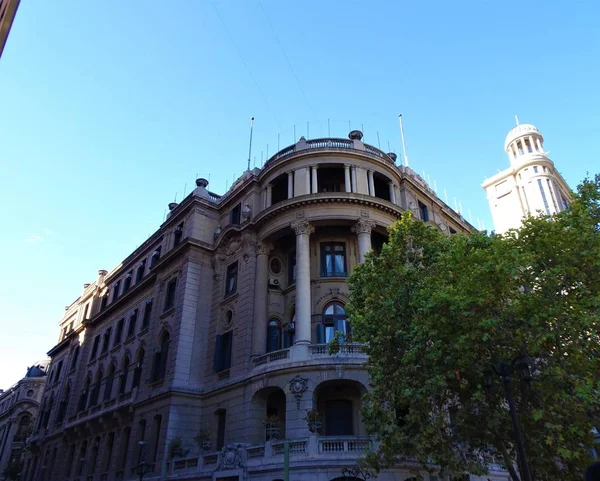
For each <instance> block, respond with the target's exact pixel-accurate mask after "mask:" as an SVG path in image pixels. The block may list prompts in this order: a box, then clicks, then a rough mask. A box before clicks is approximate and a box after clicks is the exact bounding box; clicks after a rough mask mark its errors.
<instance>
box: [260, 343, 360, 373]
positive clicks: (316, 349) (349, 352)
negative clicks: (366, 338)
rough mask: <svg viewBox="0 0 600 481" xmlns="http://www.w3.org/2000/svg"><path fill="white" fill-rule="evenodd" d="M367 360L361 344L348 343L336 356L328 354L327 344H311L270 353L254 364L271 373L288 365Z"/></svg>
mask: <svg viewBox="0 0 600 481" xmlns="http://www.w3.org/2000/svg"><path fill="white" fill-rule="evenodd" d="M366 360H367V355H366V354H365V353H364V352H363V350H362V347H361V345H360V343H358V342H347V343H343V344H341V345H340V351H339V352H338V353H336V354H329V353H328V352H327V344H309V345H298V346H293V347H290V348H287V349H280V350H279V351H273V352H268V353H267V354H263V355H262V356H258V357H255V358H254V359H253V360H252V362H253V363H254V369H255V370H257V369H259V370H261V371H270V370H275V369H280V368H284V367H286V365H288V364H291V365H296V364H297V363H299V362H304V363H313V364H324V363H325V364H328V363H330V362H335V363H337V364H339V363H340V362H341V363H346V364H355V363H357V362H358V363H363V362H365V361H366Z"/></svg>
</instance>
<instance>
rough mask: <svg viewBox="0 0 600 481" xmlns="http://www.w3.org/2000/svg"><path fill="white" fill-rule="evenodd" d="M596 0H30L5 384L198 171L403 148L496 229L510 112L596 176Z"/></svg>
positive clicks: (7, 190) (8, 105)
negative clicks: (494, 195)
mask: <svg viewBox="0 0 600 481" xmlns="http://www.w3.org/2000/svg"><path fill="white" fill-rule="evenodd" d="M598 18H600V5H598V4H597V2H593V1H591V0H590V1H581V2H571V3H570V4H569V6H568V5H567V3H566V2H558V1H545V2H541V1H540V2H536V1H532V2H517V1H504V2H485V3H484V2H480V1H471V2H463V1H458V2H442V1H436V2H400V1H365V0H361V1H358V0H343V1H342V0H337V1H335V0H320V1H316V0H305V1H303V2H296V1H291V0H261V1H260V2H259V1H258V0H219V1H218V2H214V3H213V2H211V1H210V0H206V1H205V0H178V1H176V2H164V1H158V0H155V1H147V0H146V1H141V0H128V1H126V2H124V1H117V0H112V1H103V2H87V1H80V0H63V1H61V2H35V1H27V0H25V1H22V2H21V6H20V7H19V11H18V12H17V17H16V19H15V23H14V25H13V29H12V31H11V34H10V37H9V39H8V43H7V45H6V48H5V50H4V54H3V57H2V58H1V59H0V169H1V170H0V172H1V175H0V178H1V179H2V187H1V188H0V205H1V206H2V207H1V208H2V216H3V223H2V225H3V229H2V235H1V236H0V248H1V250H2V252H3V255H4V257H3V259H4V260H3V262H2V276H0V309H1V310H0V312H1V314H0V332H1V333H2V334H1V336H0V366H2V367H1V369H0V387H2V388H6V387H8V386H9V385H10V384H12V383H13V382H16V381H17V380H18V379H19V378H20V377H21V376H22V375H23V374H24V372H25V368H26V367H27V366H28V365H30V364H31V363H33V362H34V361H35V360H36V359H39V358H41V357H43V356H44V354H45V352H46V351H47V350H48V349H50V348H51V347H52V346H53V344H54V343H55V341H56V339H57V336H58V327H57V323H58V321H59V320H60V317H61V315H62V313H63V312H64V311H63V309H64V306H65V305H67V304H69V303H71V302H72V301H73V300H74V299H75V298H76V297H77V296H78V295H79V293H80V292H81V289H82V285H83V283H84V282H90V281H93V280H94V279H95V276H96V272H97V270H98V269H102V268H106V269H110V268H111V267H113V266H114V265H116V264H118V262H119V261H120V260H121V259H123V258H124V257H125V256H126V255H127V254H128V253H129V252H131V251H132V250H133V249H134V248H135V247H136V246H137V245H139V244H140V243H142V242H143V240H144V239H145V238H146V237H147V235H148V233H149V232H151V231H154V230H155V229H156V228H157V227H158V226H159V225H160V223H161V221H162V219H163V215H164V211H165V208H166V205H167V203H168V202H171V201H172V200H173V199H174V197H175V195H177V199H178V200H179V199H181V198H182V194H183V190H184V186H185V184H186V183H187V192H188V193H189V191H190V190H191V188H192V185H193V182H194V179H195V176H196V174H199V175H200V176H204V177H209V176H210V186H209V188H210V189H211V190H213V191H215V192H217V193H222V192H224V191H225V188H226V183H229V184H231V181H232V179H233V177H234V176H238V175H240V173H241V172H242V171H243V170H244V169H245V166H246V159H247V155H248V129H249V118H250V117H251V116H254V117H255V118H256V121H255V130H254V149H253V156H256V159H257V160H256V162H257V164H260V161H261V157H266V153H267V145H268V151H269V155H272V154H273V153H274V152H275V151H276V150H277V142H278V134H279V142H280V147H281V148H283V147H284V146H286V145H288V144H291V143H293V141H294V125H296V136H297V137H299V136H300V135H306V129H307V122H309V135H310V137H311V138H316V137H322V136H326V135H327V122H328V119H330V125H331V134H332V136H338V137H345V136H346V135H347V133H348V130H349V128H348V127H349V123H350V125H351V127H352V128H353V129H354V128H361V126H362V128H363V130H364V133H365V139H364V140H365V141H366V142H368V143H371V144H373V145H377V132H379V137H380V141H381V148H382V149H383V150H386V151H387V150H388V142H389V146H390V148H391V150H394V151H396V152H398V153H400V151H401V142H400V136H399V129H398V121H397V115H398V114H399V113H402V114H403V117H404V120H405V133H406V141H407V148H408V154H409V158H410V163H411V167H413V168H414V169H415V170H416V171H417V172H419V173H421V172H423V171H425V172H426V173H427V174H428V175H429V178H430V179H431V183H432V184H433V181H434V179H435V180H436V182H437V186H438V191H439V193H440V195H441V196H442V197H443V189H444V188H446V190H447V192H448V195H449V197H450V199H451V202H450V203H453V201H452V199H453V197H454V196H456V197H457V200H459V201H461V202H462V205H463V208H464V211H465V217H467V218H468V210H470V211H471V215H472V218H473V223H474V224H475V225H476V224H477V220H476V219H477V218H480V219H482V221H484V222H485V223H486V226H487V227H488V228H490V227H491V220H490V216H489V211H488V206H487V201H486V198H485V193H484V191H483V190H482V189H481V187H480V184H481V182H482V181H483V179H484V178H485V177H486V176H489V175H492V174H494V173H495V172H497V171H498V170H499V169H500V170H501V169H504V168H505V167H506V166H507V165H508V159H507V157H506V154H505V153H504V151H503V142H504V137H505V135H506V133H507V132H508V131H509V130H510V129H511V128H512V127H513V125H514V114H518V115H519V119H520V121H521V122H522V123H533V124H535V125H537V126H538V128H539V129H540V130H541V131H542V133H543V135H544V137H545V139H546V141H545V147H546V149H547V150H549V151H550V152H551V157H552V159H553V160H554V161H555V163H556V165H557V167H558V169H559V170H560V171H561V172H562V173H563V175H564V176H565V178H566V179H567V181H568V182H569V183H570V184H571V185H572V186H574V185H576V183H577V182H578V181H579V180H581V179H582V178H583V177H584V176H585V174H586V172H587V171H589V172H591V173H594V172H598V171H599V170H600V169H599V168H598V167H599V166H600V162H599V161H598V155H597V153H596V150H597V147H598V145H597V143H598V139H599V138H600V135H599V131H600V118H599V116H598V112H599V111H600V94H599V93H598V83H599V82H598V80H599V79H598V76H599V73H600V66H599V61H598V52H599V51H600V31H599V30H598V28H597V19H598Z"/></svg>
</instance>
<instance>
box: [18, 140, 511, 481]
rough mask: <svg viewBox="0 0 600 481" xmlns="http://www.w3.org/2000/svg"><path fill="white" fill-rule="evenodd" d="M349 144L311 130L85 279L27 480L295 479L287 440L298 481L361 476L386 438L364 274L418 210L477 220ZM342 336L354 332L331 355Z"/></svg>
mask: <svg viewBox="0 0 600 481" xmlns="http://www.w3.org/2000/svg"><path fill="white" fill-rule="evenodd" d="M349 137H350V138H349V139H315V140H309V141H307V140H305V139H304V138H301V139H300V141H299V142H298V143H296V144H295V145H292V146H289V147H287V148H285V149H283V150H281V151H280V152H278V153H276V154H275V155H274V156H273V157H271V158H270V159H269V160H268V161H267V162H266V163H265V165H264V167H263V168H262V169H254V170H252V171H247V172H245V173H244V174H243V175H242V177H240V178H239V179H238V180H236V181H235V182H234V184H233V185H232V187H231V188H230V189H229V191H228V192H227V193H226V194H225V195H223V196H218V195H215V194H213V193H211V192H209V191H208V190H207V186H208V182H207V181H206V180H205V179H198V180H197V181H196V185H197V187H196V189H195V190H194V191H193V192H192V193H191V194H190V195H189V196H187V197H186V198H185V199H184V200H183V201H182V202H181V203H180V204H170V205H169V209H170V212H169V214H168V217H167V220H166V221H165V222H164V223H163V224H162V226H161V227H160V229H159V230H158V231H157V232H156V233H155V234H153V235H152V236H151V237H150V238H149V239H148V240H147V241H146V242H145V244H143V245H142V246H141V247H139V248H138V249H137V250H136V251H135V252H133V253H132V254H131V255H130V256H129V257H128V258H126V259H125V260H124V261H123V262H121V263H120V264H119V266H118V267H117V268H115V269H113V270H112V271H110V272H107V271H100V273H99V275H98V278H97V279H96V281H95V282H93V283H91V284H85V285H84V289H83V292H82V294H81V296H80V297H79V298H78V299H77V300H76V301H75V302H74V303H73V304H71V305H70V306H67V307H66V311H65V316H64V318H63V320H62V321H61V323H60V332H61V334H60V338H59V342H58V343H57V344H56V345H55V346H54V347H53V348H52V349H51V351H50V352H49V355H50V356H51V359H52V363H51V367H50V372H49V379H48V383H47V388H46V392H45V395H44V399H43V401H42V406H41V408H40V409H41V413H42V415H41V416H40V417H39V418H38V422H37V424H36V431H35V433H34V435H33V436H32V437H31V442H30V444H31V450H30V451H31V455H30V457H29V458H28V459H27V460H26V463H25V466H24V478H23V479H25V480H27V481H34V480H35V481H50V480H57V479H60V480H64V479H68V480H71V481H74V480H78V481H81V480H86V481H105V480H111V481H112V480H129V479H140V478H139V477H140V474H141V473H142V472H143V474H144V479H153V478H154V479H189V480H227V481H234V480H235V481H245V480H252V481H254V480H256V481H273V480H280V479H283V464H284V441H283V440H284V439H286V440H288V441H289V453H290V454H289V466H290V479H294V480H309V479H310V480H322V481H330V480H333V479H337V478H342V477H343V476H344V474H346V475H348V476H349V474H348V472H347V471H344V469H352V468H355V467H356V461H357V459H359V458H360V457H362V456H363V455H364V452H365V450H366V449H368V448H371V447H372V446H373V442H374V441H373V440H372V439H370V438H369V437H368V436H367V435H366V432H365V429H364V426H363V423H362V420H361V417H360V399H361V396H362V395H363V394H364V393H365V392H367V391H368V389H369V379H368V374H367V372H366V370H365V369H364V362H365V360H366V356H365V355H364V354H363V352H362V350H361V347H360V345H359V344H357V343H354V342H352V341H351V337H352V326H351V324H350V323H349V322H348V320H347V318H346V314H345V307H344V306H345V303H346V302H347V300H348V286H347V282H346V278H347V276H348V274H349V273H350V272H351V271H352V269H353V268H354V267H355V266H356V265H357V264H358V263H360V262H361V261H362V260H363V259H364V256H365V254H366V253H367V252H368V251H370V250H371V249H374V250H378V249H379V248H380V247H381V245H382V243H383V242H385V240H386V238H387V231H386V227H387V226H389V225H390V224H392V223H393V222H395V221H396V220H397V219H398V218H399V217H400V216H401V214H402V213H403V212H404V211H405V210H406V209H411V210H412V211H413V212H414V214H415V216H417V217H419V218H421V219H422V220H423V221H425V222H428V223H430V224H432V225H433V226H434V227H435V228H439V229H441V230H443V231H444V232H446V233H448V235H450V234H451V233H454V232H469V231H470V230H471V229H472V227H471V226H470V225H469V224H467V223H466V222H465V221H464V219H463V218H461V217H460V216H459V215H458V214H456V213H455V212H454V211H453V210H452V209H450V207H448V206H447V205H446V204H444V203H443V202H442V201H441V200H440V199H439V198H437V196H436V195H435V193H434V192H433V191H432V190H431V189H429V188H428V187H427V186H426V184H425V183H424V182H423V181H422V179H421V178H420V177H419V176H418V175H416V174H415V173H414V172H413V171H412V170H411V169H409V168H405V167H401V166H397V165H395V160H396V159H395V155H394V154H386V153H384V152H381V151H380V150H378V149H376V148H374V147H372V146H370V145H367V144H364V143H363V142H362V140H361V138H362V134H361V133H360V132H358V131H353V132H351V134H350V136H349ZM335 331H342V332H344V333H345V335H346V342H345V343H344V344H343V345H342V348H341V352H340V353H339V354H337V355H334V356H330V355H328V354H327V346H326V343H327V342H328V341H329V339H330V338H331V337H332V336H333V333H334V332H335ZM309 410H317V411H318V412H319V413H320V416H321V418H320V426H314V425H311V428H313V430H314V431H316V432H315V433H313V432H311V431H310V430H309V426H308V423H307V421H306V420H305V419H304V418H305V416H306V413H307V411H309ZM267 418H268V420H267ZM411 468H415V466H414V465H412V464H411V463H410V462H406V463H405V464H402V465H399V466H398V467H397V468H394V470H392V471H390V472H387V473H382V474H381V475H380V476H379V479H382V480H386V479H390V480H391V479H394V480H396V479H402V480H404V479H409V478H411V475H410V474H409V470H410V469H411ZM491 469H493V470H494V469H496V468H494V467H493V466H492V468H491ZM488 478H489V479H492V480H494V481H499V480H501V479H507V478H506V476H505V474H504V472H502V471H500V470H498V471H497V472H496V471H492V472H491V474H490V475H489V476H488ZM345 479H354V478H351V477H346V478H345ZM425 479H428V480H431V481H435V480H436V476H431V477H429V475H428V474H426V473H425ZM440 479H441V478H440Z"/></svg>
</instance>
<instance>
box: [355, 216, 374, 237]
mask: <svg viewBox="0 0 600 481" xmlns="http://www.w3.org/2000/svg"><path fill="white" fill-rule="evenodd" d="M373 227H375V222H374V221H372V220H368V219H358V220H357V221H356V224H354V225H353V226H352V228H351V230H352V232H354V233H356V234H370V233H371V230H372V229H373Z"/></svg>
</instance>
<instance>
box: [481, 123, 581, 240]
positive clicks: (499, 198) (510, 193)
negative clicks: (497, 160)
mask: <svg viewBox="0 0 600 481" xmlns="http://www.w3.org/2000/svg"><path fill="white" fill-rule="evenodd" d="M504 150H505V151H506V153H507V154H508V158H509V160H510V167H509V168H507V169H505V170H503V171H502V172H498V173H497V174H496V175H494V176H493V177H491V178H489V179H486V180H485V181H484V182H483V184H482V187H483V188H484V189H485V191H486V193H487V198H488V201H489V203H490V210H491V212H492V218H493V220H494V228H495V230H496V232H497V233H498V234H503V233H505V232H506V231H507V230H509V229H517V228H519V227H520V226H521V224H522V222H523V219H524V218H525V217H527V216H529V215H536V214H537V213H538V212H541V213H543V214H547V215H552V214H557V213H558V212H560V211H562V210H564V209H565V208H566V207H567V204H568V202H569V201H570V198H571V196H570V192H571V190H570V189H569V186H568V185H567V183H566V182H565V179H563V177H562V175H560V173H559V172H558V170H556V167H554V162H552V160H551V159H550V157H548V152H546V151H545V149H544V138H543V137H542V134H541V133H540V131H539V130H538V129H537V128H536V127H535V125H531V124H519V123H517V126H516V127H514V128H513V129H512V130H511V131H510V132H509V133H508V135H507V136H506V140H505V141H504Z"/></svg>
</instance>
